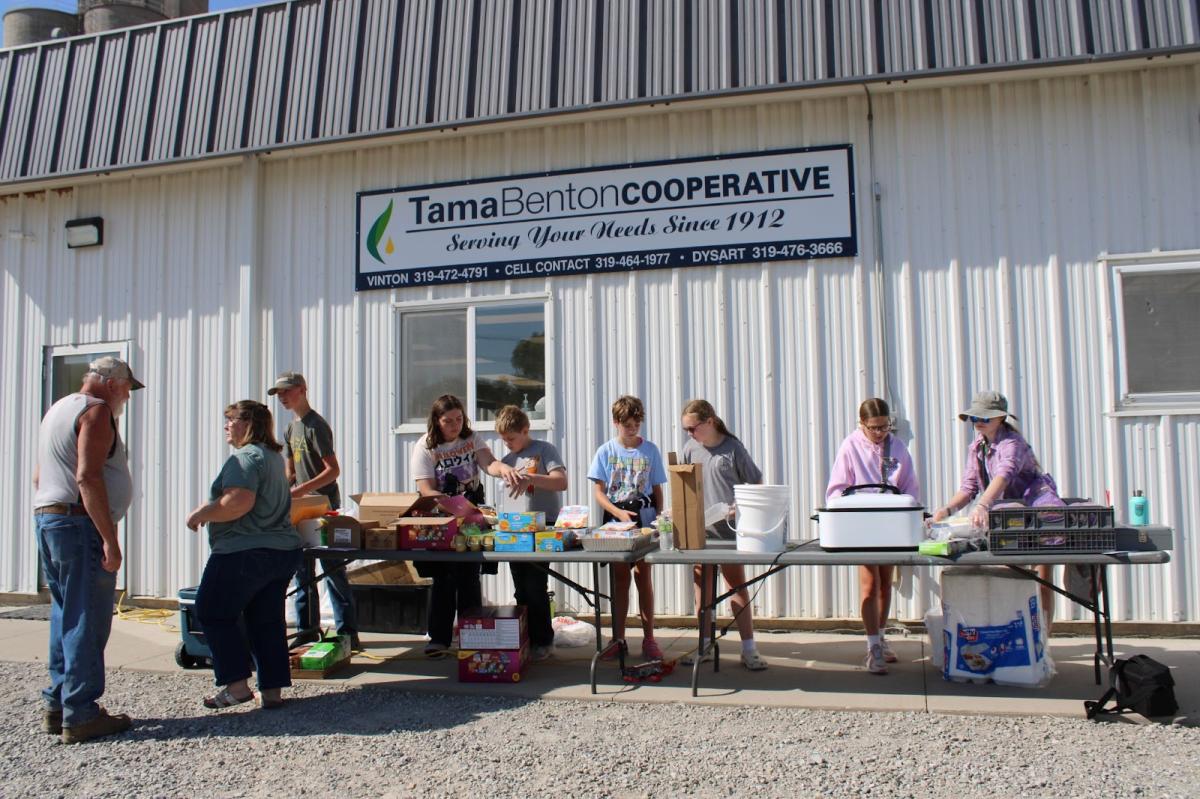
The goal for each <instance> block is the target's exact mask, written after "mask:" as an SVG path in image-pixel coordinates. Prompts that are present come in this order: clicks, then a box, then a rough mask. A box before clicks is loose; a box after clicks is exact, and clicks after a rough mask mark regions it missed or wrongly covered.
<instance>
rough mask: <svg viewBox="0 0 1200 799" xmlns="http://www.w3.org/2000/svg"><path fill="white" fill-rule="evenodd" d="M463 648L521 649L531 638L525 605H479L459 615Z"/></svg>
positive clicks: (460, 637)
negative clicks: (483, 606)
mask: <svg viewBox="0 0 1200 799" xmlns="http://www.w3.org/2000/svg"><path fill="white" fill-rule="evenodd" d="M458 640H459V646H460V647H461V648H462V649H520V648H521V647H523V646H525V644H526V643H528V641H529V627H528V625H527V624H526V621H525V606H524V605H504V606H501V607H486V608H476V609H474V610H467V611H463V613H462V614H461V616H460V617H459V623H458Z"/></svg>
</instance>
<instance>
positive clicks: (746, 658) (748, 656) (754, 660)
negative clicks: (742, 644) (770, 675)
mask: <svg viewBox="0 0 1200 799" xmlns="http://www.w3.org/2000/svg"><path fill="white" fill-rule="evenodd" d="M742 665H743V666H745V667H746V668H748V669H750V671H762V670H764V669H765V668H766V667H767V661H766V659H765V658H764V657H763V656H762V655H760V654H758V650H757V649H751V650H750V651H749V652H745V651H743V652H742Z"/></svg>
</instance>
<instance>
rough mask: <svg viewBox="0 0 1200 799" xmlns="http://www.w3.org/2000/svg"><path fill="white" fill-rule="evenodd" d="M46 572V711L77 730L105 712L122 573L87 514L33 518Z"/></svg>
mask: <svg viewBox="0 0 1200 799" xmlns="http://www.w3.org/2000/svg"><path fill="white" fill-rule="evenodd" d="M33 519H34V525H35V527H36V528H37V538H38V548H39V550H40V551H41V556H42V573H43V574H44V575H45V577H46V583H47V584H48V585H49V586H50V598H51V604H50V658H49V660H50V687H49V688H47V689H45V690H44V691H42V699H43V701H44V703H45V706H46V709H47V710H62V713H63V725H64V726H66V727H74V726H76V725H79V724H83V723H84V722H87V721H91V720H92V719H94V718H95V717H96V716H98V715H99V714H100V706H99V705H98V704H96V700H97V699H99V698H100V697H101V695H103V694H104V647H105V646H106V645H107V644H108V634H109V632H110V631H111V630H112V616H113V592H114V591H115V590H116V587H117V575H116V574H115V573H112V572H106V571H105V570H104V568H103V567H102V566H101V565H100V564H101V563H102V562H103V560H104V547H103V540H102V539H101V538H100V532H99V531H98V530H97V529H96V525H94V524H92V520H91V519H89V518H88V517H87V516H58V515H54V514H49V513H38V514H35V515H34V517H33Z"/></svg>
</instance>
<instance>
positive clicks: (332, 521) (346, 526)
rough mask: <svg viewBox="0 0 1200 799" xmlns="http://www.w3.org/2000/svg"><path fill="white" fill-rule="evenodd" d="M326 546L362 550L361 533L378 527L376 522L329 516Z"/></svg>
mask: <svg viewBox="0 0 1200 799" xmlns="http://www.w3.org/2000/svg"><path fill="white" fill-rule="evenodd" d="M328 519H329V527H328V528H327V535H326V538H325V540H326V546H331V547H338V548H339V549H362V545H363V533H364V531H366V530H372V529H374V528H377V527H378V526H379V523H378V522H362V521H359V520H358V519H352V518H351V517H349V516H329V517H328Z"/></svg>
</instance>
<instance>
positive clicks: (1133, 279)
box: [1111, 253, 1200, 408]
mask: <svg viewBox="0 0 1200 799" xmlns="http://www.w3.org/2000/svg"><path fill="white" fill-rule="evenodd" d="M1111 263H1113V266H1114V269H1113V273H1114V277H1115V282H1116V286H1115V288H1116V307H1117V313H1116V318H1115V319H1114V322H1115V324H1116V326H1117V330H1118V341H1119V345H1118V347H1119V349H1118V352H1117V357H1118V361H1119V364H1120V367H1119V381H1120V391H1121V397H1120V404H1121V406H1123V407H1126V408H1134V407H1145V406H1149V405H1155V406H1168V407H1169V406H1172V405H1176V406H1178V405H1183V406H1188V407H1192V408H1194V407H1195V406H1196V405H1198V404H1200V346H1198V345H1197V342H1198V341H1200V313H1197V311H1196V309H1197V308H1200V253H1187V254H1181V255H1180V256H1172V255H1171V254H1163V255H1158V254H1155V255H1152V256H1146V257H1142V258H1138V257H1129V258H1123V259H1113V260H1112V261H1111Z"/></svg>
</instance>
